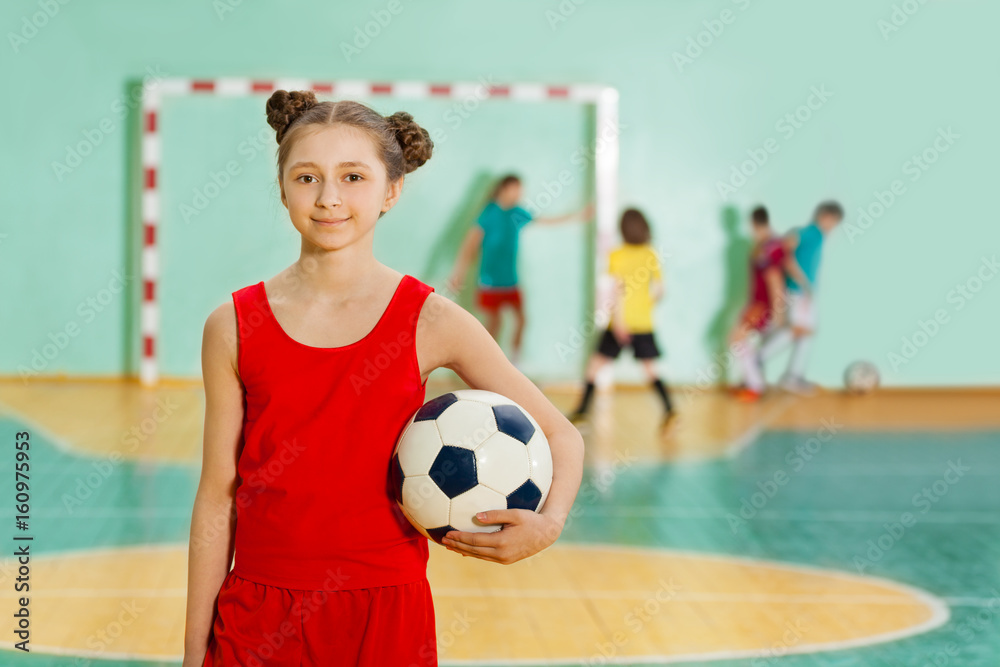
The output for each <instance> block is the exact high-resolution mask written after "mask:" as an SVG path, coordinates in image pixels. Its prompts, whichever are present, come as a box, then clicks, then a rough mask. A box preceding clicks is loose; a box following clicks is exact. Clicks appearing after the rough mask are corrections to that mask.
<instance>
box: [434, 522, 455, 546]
mask: <svg viewBox="0 0 1000 667" xmlns="http://www.w3.org/2000/svg"><path fill="white" fill-rule="evenodd" d="M452 530H455V529H454V528H452V527H451V526H444V527H443V528H430V529H428V530H427V534H428V535H430V538H431V539H432V540H434V541H435V542H437V543H438V544H441V538H442V537H444V536H445V535H447V534H448V532H449V531H452Z"/></svg>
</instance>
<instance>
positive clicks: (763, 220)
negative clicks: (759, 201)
mask: <svg viewBox="0 0 1000 667" xmlns="http://www.w3.org/2000/svg"><path fill="white" fill-rule="evenodd" d="M750 219H751V220H752V221H753V224H754V225H756V226H758V227H766V226H768V225H769V224H771V218H770V217H769V216H768V215H767V209H766V208H764V207H763V206H758V207H757V208H755V209H754V210H753V211H751V212H750Z"/></svg>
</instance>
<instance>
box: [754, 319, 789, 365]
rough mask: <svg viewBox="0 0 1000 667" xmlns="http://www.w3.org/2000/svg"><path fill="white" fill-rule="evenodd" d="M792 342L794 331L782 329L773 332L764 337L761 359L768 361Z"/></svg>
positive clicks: (786, 328)
mask: <svg viewBox="0 0 1000 667" xmlns="http://www.w3.org/2000/svg"><path fill="white" fill-rule="evenodd" d="M791 342H792V330H791V329H789V328H788V327H782V328H781V329H778V330H777V331H771V332H769V333H768V334H766V335H765V336H764V342H763V343H761V346H760V358H761V359H763V360H764V361H767V360H768V359H770V358H771V357H773V356H774V355H776V354H777V353H778V352H781V350H783V349H785V347H787V346H788V345H789V344H790V343H791Z"/></svg>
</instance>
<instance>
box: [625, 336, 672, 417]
mask: <svg viewBox="0 0 1000 667" xmlns="http://www.w3.org/2000/svg"><path fill="white" fill-rule="evenodd" d="M630 345H631V346H632V353H633V354H634V355H635V358H636V359H637V360H638V361H639V362H640V363H641V364H642V368H643V371H645V373H646V377H647V378H648V379H649V382H650V384H651V385H652V387H653V389H654V390H655V391H656V394H657V396H659V397H660V401H661V402H662V403H663V418H662V420H661V426H662V427H663V428H666V426H667V425H668V424H669V423H670V421H671V420H672V419H673V418H674V416H675V415H676V414H677V412H676V410H674V406H673V401H671V399H670V390H669V388H668V387H667V385H666V383H665V382H664V381H663V379H662V378H661V377H660V373H659V371H658V370H657V368H656V360H657V359H659V357H660V348H659V347H658V346H657V344H656V337H655V335H654V334H653V332H652V331H649V332H641V333H633V334H632V338H631V341H630Z"/></svg>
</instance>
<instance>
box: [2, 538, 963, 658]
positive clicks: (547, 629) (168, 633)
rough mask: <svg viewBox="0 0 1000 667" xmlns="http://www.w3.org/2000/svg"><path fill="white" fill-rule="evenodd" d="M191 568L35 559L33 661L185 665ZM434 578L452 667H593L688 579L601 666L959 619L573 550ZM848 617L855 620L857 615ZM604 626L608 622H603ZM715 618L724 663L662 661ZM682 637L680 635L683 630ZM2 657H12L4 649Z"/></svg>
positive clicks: (660, 556) (786, 567)
mask: <svg viewBox="0 0 1000 667" xmlns="http://www.w3.org/2000/svg"><path fill="white" fill-rule="evenodd" d="M186 560H187V545H186V544H184V543H170V544H157V545H139V546H125V547H106V548H100V549H76V550H68V551H63V552H58V553H47V554H44V555H40V556H36V557H35V559H34V563H33V564H34V565H35V571H34V572H33V574H34V575H35V576H34V578H35V580H36V581H37V582H45V583H46V584H50V585H49V586H46V585H45V584H41V583H40V584H36V589H35V591H33V598H34V600H35V601H34V609H33V613H34V623H35V628H36V633H35V635H34V637H33V639H34V640H35V642H36V643H33V644H34V645H33V650H35V651H37V652H39V653H49V654H56V655H66V656H70V655H73V656H86V657H92V658H105V659H119V660H126V659H139V660H142V659H145V660H176V659H177V658H179V656H180V651H181V647H182V645H183V620H184V604H185V595H186ZM428 574H429V576H430V577H431V579H432V587H433V589H434V594H435V607H436V608H437V616H438V630H439V640H440V641H441V642H442V644H443V646H442V652H441V658H442V659H441V664H442V665H510V666H514V665H541V664H547V665H579V664H581V663H589V662H591V661H592V660H593V659H594V658H595V656H597V655H598V654H597V653H595V651H594V649H593V647H594V646H597V645H599V644H601V643H602V642H607V641H608V640H609V638H611V637H612V635H613V634H614V632H615V629H616V627H617V626H619V625H620V624H621V621H620V619H622V618H624V614H627V613H628V611H629V610H630V609H633V610H634V609H637V608H638V607H637V606H636V605H641V604H643V600H646V601H647V602H648V601H650V600H652V593H653V592H654V591H653V589H652V588H651V587H653V586H656V585H657V584H656V582H657V580H659V581H663V580H665V579H667V578H670V577H671V576H675V577H676V578H677V579H678V582H677V583H678V585H679V588H678V590H677V592H676V593H674V594H673V595H672V596H671V598H670V599H669V601H665V602H664V604H663V606H662V608H661V607H660V606H659V605H658V607H657V610H658V611H657V614H656V615H654V616H652V617H651V621H650V624H649V626H648V627H647V628H646V630H647V631H648V634H649V636H646V637H642V639H643V640H644V641H645V643H650V642H651V643H652V645H654V646H655V648H656V650H652V651H641V652H640V651H635V650H631V649H636V648H642V647H641V646H638V645H639V644H642V643H643V642H641V641H639V639H640V637H641V635H640V634H636V635H634V636H633V637H631V639H633V640H635V641H634V642H633V646H628V644H626V645H625V646H624V648H625V649H627V650H623V651H622V652H621V654H620V655H616V656H611V657H609V658H607V659H606V660H605V659H603V658H602V659H601V661H602V662H603V663H607V664H633V663H637V662H647V663H655V664H666V663H673V662H683V661H692V662H693V661H709V660H723V659H733V658H741V657H755V656H762V655H775V654H774V653H768V651H769V650H770V649H769V644H767V641H769V640H768V636H769V635H768V633H771V635H770V636H771V637H772V638H773V636H776V635H774V632H775V631H776V630H775V629H776V628H777V630H778V631H780V630H781V627H783V626H781V624H782V623H786V624H787V623H788V622H790V621H789V619H793V618H796V617H798V618H811V617H812V615H813V614H819V615H820V617H825V616H824V615H828V616H830V618H834V619H837V618H840V617H841V616H843V615H845V614H846V616H847V617H849V618H851V619H852V620H854V619H859V620H860V621H861V626H862V627H860V628H859V630H860V632H861V633H862V636H843V637H839V638H836V639H835V640H833V641H823V642H806V641H803V642H802V643H801V644H798V645H791V646H786V647H783V648H782V650H781V653H782V654H790V653H813V652H823V651H832V650H839V649H846V648H853V647H862V646H868V645H871V644H877V643H882V642H887V641H893V640H896V639H902V638H904V637H909V636H912V635H915V634H919V633H921V632H926V631H927V630H930V629H933V628H935V627H938V626H940V625H941V624H943V623H945V622H946V621H947V620H948V618H949V611H948V608H947V606H946V605H945V604H944V602H943V601H942V600H940V599H939V598H937V597H935V596H932V595H930V594H928V593H926V592H925V591H921V590H919V589H916V588H912V587H909V586H906V585H904V584H899V583H897V582H893V581H890V580H886V579H882V578H877V577H871V576H866V575H855V574H851V573H846V572H839V571H831V570H824V569H822V568H817V567H812V566H806V565H798V564H788V563H779V562H772V561H766V560H759V559H754V558H747V557H742V556H727V555H721V554H706V553H700V552H692V551H681V550H662V549H653V548H642V547H626V546H615V545H603V544H565V545H559V546H556V547H552V548H550V549H549V550H547V551H545V552H543V553H542V554H539V555H537V556H535V557H533V558H531V559H528V560H526V561H523V562H522V563H518V564H516V565H513V566H506V567H503V566H498V565H495V564H492V563H486V562H484V561H480V560H478V559H471V558H458V557H457V556H455V555H454V554H451V553H449V552H447V551H445V550H443V549H440V548H437V547H434V548H432V557H431V563H430V566H429V571H428ZM157 582H158V583H159V584H160V586H159V587H156V583H157ZM685 584H686V587H685ZM713 587H714V588H717V589H718V590H712V589H713ZM782 587H786V588H787V590H782ZM852 590H853V593H852ZM12 598H13V592H6V591H5V592H4V593H3V594H2V595H0V599H7V600H11V599H12ZM597 599H600V600H601V601H602V602H601V605H600V607H598V606H596V605H593V604H590V601H591V600H597ZM130 601H131V602H135V601H138V604H139V606H140V607H141V608H142V609H143V612H142V614H141V615H140V616H138V617H137V618H136V621H135V623H134V624H132V625H131V627H130V628H127V631H126V632H121V633H120V634H119V636H118V637H116V639H115V641H112V642H110V643H109V644H108V645H106V646H105V650H98V651H95V650H92V649H90V648H88V643H87V640H88V639H90V640H91V643H90V644H89V646H93V640H94V637H95V636H96V635H95V633H97V632H98V631H99V630H101V629H102V628H104V629H106V628H108V627H113V625H114V622H115V621H114V618H115V616H116V614H120V613H121V612H120V610H121V609H122V608H123V607H122V604H123V603H129V602H130ZM751 606H752V608H751ZM463 610H464V612H465V613H467V614H468V613H471V614H472V615H473V616H475V617H478V618H479V619H487V621H488V622H486V623H482V624H478V625H477V624H473V625H472V627H471V628H469V629H468V631H467V632H463V633H459V634H455V633H454V632H453V630H454V629H455V623H456V621H455V620H454V619H455V618H457V616H455V614H457V613H458V612H462V611H463ZM470 610H471V612H470ZM851 611H853V612H856V614H855V615H850V614H847V612H851ZM594 614H596V615H598V616H601V615H602V614H603V615H606V616H607V617H606V618H603V619H602V618H597V619H596V622H595V618H594ZM705 614H709V615H713V614H714V615H716V616H717V618H716V620H717V623H716V624H715V625H714V626H712V625H711V624H710V626H711V640H712V642H711V644H712V646H713V648H714V649H715V650H711V651H687V652H677V653H670V652H669V651H667V652H664V651H663V650H661V646H662V647H669V646H671V643H674V644H677V643H682V640H684V639H686V638H687V636H686V634H685V633H684V630H683V628H684V623H685V622H690V621H691V619H694V620H696V621H697V617H698V616H699V615H702V616H704V615H705ZM894 614H895V615H896V616H899V615H900V614H902V616H903V617H904V618H902V620H901V621H899V622H898V623H896V626H898V627H891V628H889V629H888V630H886V631H881V630H885V628H886V627H888V626H889V625H891V623H890V622H889V621H887V620H886V619H887V618H889V617H892V616H893V615H894ZM616 619H619V620H618V621H617V622H616ZM872 621H873V622H875V623H876V625H877V624H879V623H881V624H882V626H883V627H882V628H881V629H879V628H875V627H872V628H871V630H872V632H867V633H866V629H865V626H864V624H865V623H866V622H872ZM813 622H814V621H813V620H810V621H809V623H808V624H807V625H806V626H805V627H806V629H807V631H808V632H807V633H806V638H808V636H809V634H810V633H811V634H812V635H816V634H823V633H817V630H818V629H821V628H820V626H815V625H810V624H812V623H813ZM675 623H676V624H677V627H678V628H680V629H674V624H675ZM654 624H655V625H656V626H660V627H654ZM739 626H747V627H748V628H750V632H749V636H753V635H760V636H761V637H763V638H764V640H765V644H764V645H759V646H753V647H747V646H736V645H733V646H726V642H732V641H735V639H734V637H733V636H728V637H727V632H728V633H729V634H730V635H731V634H732V630H733V628H735V627H739ZM512 628H518V629H519V631H518V632H515V633H514V635H513V636H517V637H520V638H521V641H519V642H517V643H516V644H514V645H512V643H511V642H510V641H509V637H510V636H511V634H510V633H511V631H512ZM826 630H827V629H825V628H824V632H825V631H826ZM875 630H879V631H875ZM671 631H673V632H674V634H675V635H676V636H673V635H671V634H670V632H671ZM661 632H666V633H667V634H659V633H661ZM827 634H829V633H828V632H827ZM532 635H534V636H532ZM444 644H447V646H444ZM719 644H722V646H719ZM2 645H3V647H5V648H12V646H13V645H12V642H8V641H5V642H3V644H2ZM535 649H542V650H535ZM463 651H464V652H465V654H463ZM476 651H478V652H480V653H485V655H475V652H476ZM525 651H527V652H528V653H525ZM469 652H471V653H472V654H469ZM487 656H489V657H487ZM497 656H499V657H497Z"/></svg>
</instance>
